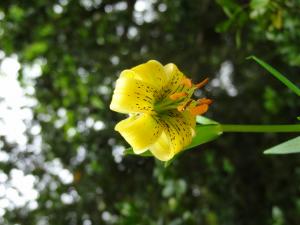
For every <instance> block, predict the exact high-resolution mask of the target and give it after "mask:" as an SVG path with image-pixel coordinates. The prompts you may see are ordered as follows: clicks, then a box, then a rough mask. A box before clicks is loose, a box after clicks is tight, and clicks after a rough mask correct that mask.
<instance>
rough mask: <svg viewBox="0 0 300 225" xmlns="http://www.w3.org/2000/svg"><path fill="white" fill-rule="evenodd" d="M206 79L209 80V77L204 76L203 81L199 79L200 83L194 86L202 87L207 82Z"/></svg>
mask: <svg viewBox="0 0 300 225" xmlns="http://www.w3.org/2000/svg"><path fill="white" fill-rule="evenodd" d="M208 81H209V79H208V78H205V79H204V80H203V81H201V82H200V83H198V84H196V85H195V86H196V87H197V88H202V87H204V86H205V85H206V84H207V83H208Z"/></svg>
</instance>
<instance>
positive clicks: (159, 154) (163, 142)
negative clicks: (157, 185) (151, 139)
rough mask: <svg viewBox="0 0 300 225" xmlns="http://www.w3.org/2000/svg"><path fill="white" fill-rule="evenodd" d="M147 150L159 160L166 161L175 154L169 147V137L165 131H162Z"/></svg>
mask: <svg viewBox="0 0 300 225" xmlns="http://www.w3.org/2000/svg"><path fill="white" fill-rule="evenodd" d="M149 150H150V151H151V153H152V154H153V155H154V157H155V158H157V159H159V160H161V161H168V160H170V159H172V158H173V156H174V155H175V154H174V149H173V148H172V147H171V143H170V139H169V137H168V136H167V135H166V133H165V132H162V134H161V136H160V137H159V138H158V139H157V140H156V142H155V143H154V144H153V145H152V146H150V148H149Z"/></svg>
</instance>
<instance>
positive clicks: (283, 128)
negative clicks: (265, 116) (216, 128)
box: [220, 124, 300, 133]
mask: <svg viewBox="0 0 300 225" xmlns="http://www.w3.org/2000/svg"><path fill="white" fill-rule="evenodd" d="M220 126H221V130H222V131H223V132H224V133H225V132H235V133H244V132H245V133H249V132H253V133H287V132H300V124H292V125H236V124H220Z"/></svg>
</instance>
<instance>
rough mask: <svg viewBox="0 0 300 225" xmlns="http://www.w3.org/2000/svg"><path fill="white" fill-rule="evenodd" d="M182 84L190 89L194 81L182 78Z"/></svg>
mask: <svg viewBox="0 0 300 225" xmlns="http://www.w3.org/2000/svg"><path fill="white" fill-rule="evenodd" d="M181 83H182V84H183V85H184V86H186V87H188V88H191V87H192V85H193V83H192V80H191V79H188V78H186V77H184V78H182V81H181Z"/></svg>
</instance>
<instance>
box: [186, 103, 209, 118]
mask: <svg viewBox="0 0 300 225" xmlns="http://www.w3.org/2000/svg"><path fill="white" fill-rule="evenodd" d="M207 110H208V105H207V104H202V105H198V106H195V107H194V108H191V109H190V112H191V114H192V115H193V116H197V115H202V114H204V113H206V112H207Z"/></svg>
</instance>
